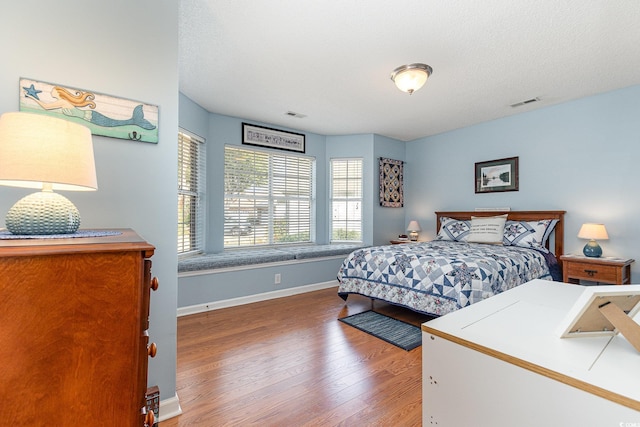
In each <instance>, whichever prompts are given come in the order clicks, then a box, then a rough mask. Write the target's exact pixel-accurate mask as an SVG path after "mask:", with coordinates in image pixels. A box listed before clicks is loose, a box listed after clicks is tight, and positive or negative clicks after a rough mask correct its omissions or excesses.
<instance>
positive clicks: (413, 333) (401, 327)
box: [338, 310, 422, 351]
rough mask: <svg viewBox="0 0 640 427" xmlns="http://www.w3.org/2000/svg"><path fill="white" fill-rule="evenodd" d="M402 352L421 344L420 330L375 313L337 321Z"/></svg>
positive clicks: (366, 313) (369, 311) (369, 312)
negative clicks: (398, 348) (391, 345)
mask: <svg viewBox="0 0 640 427" xmlns="http://www.w3.org/2000/svg"><path fill="white" fill-rule="evenodd" d="M338 320H339V321H341V322H344V323H346V324H347V325H350V326H353V327H354V328H357V329H360V330H361V331H364V332H366V333H368V334H370V335H373V336H374V337H377V338H380V339H381V340H384V341H386V342H388V343H390V344H393V345H395V346H396V347H400V348H401V349H403V350H407V351H409V350H413V349H414V348H416V347H418V346H420V345H421V344H422V333H421V332H420V328H419V327H417V326H414V325H411V324H409V323H406V322H403V321H401V320H397V319H394V318H392V317H389V316H385V315H384V314H380V313H377V312H375V311H371V310H368V311H364V312H362V313H358V314H352V315H351V316H347V317H343V318H341V319H338Z"/></svg>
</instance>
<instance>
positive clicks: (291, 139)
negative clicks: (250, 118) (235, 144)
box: [242, 123, 305, 153]
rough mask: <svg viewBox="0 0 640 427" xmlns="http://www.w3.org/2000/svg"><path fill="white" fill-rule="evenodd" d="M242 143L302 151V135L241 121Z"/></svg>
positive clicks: (303, 147)
mask: <svg viewBox="0 0 640 427" xmlns="http://www.w3.org/2000/svg"><path fill="white" fill-rule="evenodd" d="M242 143H243V144H247V145H256V146H258V147H268V148H277V149H279V150H288V151H297V152H298V153H304V150H305V146H304V135H303V134H301V133H294V132H285V131H282V130H277V129H271V128H268V127H264V126H256V125H250V124H248V123H242Z"/></svg>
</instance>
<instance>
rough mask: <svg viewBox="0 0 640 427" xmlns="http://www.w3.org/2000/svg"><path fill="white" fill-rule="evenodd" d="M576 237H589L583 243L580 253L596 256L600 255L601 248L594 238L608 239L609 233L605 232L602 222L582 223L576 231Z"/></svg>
mask: <svg viewBox="0 0 640 427" xmlns="http://www.w3.org/2000/svg"><path fill="white" fill-rule="evenodd" d="M578 238H580V239H589V242H588V243H587V244H586V245H584V249H582V253H584V254H585V256H588V257H593V258H598V257H600V256H602V248H601V247H600V245H599V244H598V242H596V240H608V239H609V235H608V234H607V229H606V228H604V224H582V227H580V231H579V232H578Z"/></svg>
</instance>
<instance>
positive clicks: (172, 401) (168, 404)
mask: <svg viewBox="0 0 640 427" xmlns="http://www.w3.org/2000/svg"><path fill="white" fill-rule="evenodd" d="M180 414H182V408H181V407H180V401H179V399H178V395H177V394H176V395H175V396H173V397H170V398H169V399H165V400H161V401H160V414H159V416H158V421H165V420H168V419H169V418H173V417H177V416H178V415H180Z"/></svg>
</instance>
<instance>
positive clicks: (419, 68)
mask: <svg viewBox="0 0 640 427" xmlns="http://www.w3.org/2000/svg"><path fill="white" fill-rule="evenodd" d="M432 73H433V69H432V68H431V67H430V66H428V65H427V64H420V63H416V64H409V65H402V66H400V67H398V68H396V69H395V70H393V72H392V73H391V80H393V82H394V83H395V84H396V86H397V87H398V89H400V90H401V91H403V92H407V93H409V94H410V95H411V94H412V93H413V92H415V91H416V90H418V89H420V88H421V87H422V86H424V84H425V83H426V82H427V79H428V78H429V76H430V75H431V74H432Z"/></svg>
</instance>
